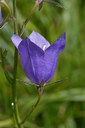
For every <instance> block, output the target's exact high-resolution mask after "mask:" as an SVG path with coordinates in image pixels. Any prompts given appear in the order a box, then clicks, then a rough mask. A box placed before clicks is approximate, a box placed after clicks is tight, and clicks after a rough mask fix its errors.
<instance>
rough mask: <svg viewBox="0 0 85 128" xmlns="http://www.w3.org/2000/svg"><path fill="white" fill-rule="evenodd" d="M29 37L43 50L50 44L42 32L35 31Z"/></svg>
mask: <svg viewBox="0 0 85 128" xmlns="http://www.w3.org/2000/svg"><path fill="white" fill-rule="evenodd" d="M28 38H29V39H30V40H31V41H32V42H33V43H35V44H36V45H37V46H39V47H40V48H41V49H43V50H44V48H48V47H49V46H50V44H49V42H48V41H47V40H46V39H45V38H44V37H43V36H42V35H41V34H39V33H37V32H35V31H33V32H32V33H31V34H30V35H29V36H28Z"/></svg>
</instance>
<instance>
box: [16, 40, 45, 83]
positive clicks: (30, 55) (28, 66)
mask: <svg viewBox="0 0 85 128" xmlns="http://www.w3.org/2000/svg"><path fill="white" fill-rule="evenodd" d="M18 51H19V54H20V58H21V62H22V66H23V69H24V71H25V73H26V75H27V77H28V78H29V79H30V80H31V81H32V82H34V83H37V84H38V83H39V82H40V79H38V67H39V66H40V65H39V60H40V58H41V56H43V54H44V52H43V50H42V49H40V48H39V47H38V46H37V45H35V44H34V43H33V42H31V41H30V40H29V39H28V38H26V39H24V40H22V42H21V43H20V45H19V47H18ZM35 60H36V61H37V63H35ZM36 71H37V73H36Z"/></svg>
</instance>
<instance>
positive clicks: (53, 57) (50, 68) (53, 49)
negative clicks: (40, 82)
mask: <svg viewBox="0 0 85 128" xmlns="http://www.w3.org/2000/svg"><path fill="white" fill-rule="evenodd" d="M65 42H66V34H65V33H64V34H62V35H61V36H60V38H59V39H58V40H56V41H55V42H54V43H53V44H52V45H51V46H50V47H49V48H47V49H46V51H45V58H44V59H45V60H46V61H45V66H46V65H47V66H46V67H47V68H46V69H45V70H44V72H43V76H44V80H45V82H47V81H48V80H49V79H51V77H52V76H53V75H54V72H55V70H56V65H57V63H58V55H59V53H60V52H61V51H62V50H63V49H64V47H65ZM49 56H50V57H49Z"/></svg>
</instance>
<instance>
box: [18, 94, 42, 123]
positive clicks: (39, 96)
mask: <svg viewBox="0 0 85 128" xmlns="http://www.w3.org/2000/svg"><path fill="white" fill-rule="evenodd" d="M40 98H41V95H40V94H38V99H37V101H36V103H35V104H34V105H33V106H32V109H31V111H30V112H29V113H28V114H27V115H26V117H25V118H24V119H23V121H22V122H21V123H20V124H24V122H25V121H26V120H27V119H28V118H29V117H30V116H31V114H32V113H33V111H34V110H35V109H36V107H37V105H38V104H39V101H40Z"/></svg>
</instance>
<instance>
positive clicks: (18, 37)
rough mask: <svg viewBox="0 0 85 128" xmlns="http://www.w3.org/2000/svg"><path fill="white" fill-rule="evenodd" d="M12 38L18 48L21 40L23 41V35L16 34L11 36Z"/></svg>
mask: <svg viewBox="0 0 85 128" xmlns="http://www.w3.org/2000/svg"><path fill="white" fill-rule="evenodd" d="M11 40H12V42H13V44H14V45H15V47H16V48H18V46H19V44H20V42H21V41H22V39H21V37H20V36H18V35H17V34H14V35H13V36H12V37H11Z"/></svg>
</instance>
